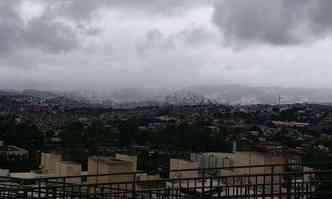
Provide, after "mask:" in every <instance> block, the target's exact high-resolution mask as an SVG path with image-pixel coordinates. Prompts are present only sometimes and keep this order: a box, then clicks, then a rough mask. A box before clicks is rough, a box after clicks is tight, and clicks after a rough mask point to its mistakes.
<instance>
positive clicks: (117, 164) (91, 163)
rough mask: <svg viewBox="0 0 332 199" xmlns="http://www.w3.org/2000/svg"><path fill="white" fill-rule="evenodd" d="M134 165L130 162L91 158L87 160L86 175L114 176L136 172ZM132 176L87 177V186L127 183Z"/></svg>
mask: <svg viewBox="0 0 332 199" xmlns="http://www.w3.org/2000/svg"><path fill="white" fill-rule="evenodd" d="M135 166H136V164H135V163H134V162H132V161H122V160H117V159H111V158H107V157H91V158H89V160H88V175H102V174H116V173H131V172H136V168H135ZM132 180H133V175H107V176H98V177H88V183H89V184H96V183H115V182H129V181H132Z"/></svg>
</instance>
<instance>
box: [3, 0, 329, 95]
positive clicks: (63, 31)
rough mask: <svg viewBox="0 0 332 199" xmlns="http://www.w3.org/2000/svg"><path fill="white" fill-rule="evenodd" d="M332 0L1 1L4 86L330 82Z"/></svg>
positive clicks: (312, 84) (322, 84)
mask: <svg viewBox="0 0 332 199" xmlns="http://www.w3.org/2000/svg"><path fill="white" fill-rule="evenodd" d="M331 10H332V1H331V0H273V1H267V0H93V1H92V0H0V88H37V89H69V90H73V89H114V88H126V87H143V88H160V87H166V88H180V87H185V86H189V85H197V84H246V85H266V86H272V85H273V86H301V87H331V85H332V56H331V52H332V41H331V38H332V34H331V32H332V20H331V19H332V12H331Z"/></svg>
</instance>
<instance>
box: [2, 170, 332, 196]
mask: <svg viewBox="0 0 332 199" xmlns="http://www.w3.org/2000/svg"><path fill="white" fill-rule="evenodd" d="M142 176H143V175H142V173H117V174H105V175H85V176H71V177H69V176H68V177H56V178H38V179H29V180H27V179H19V178H6V177H2V178H0V198H13V199H14V198H15V199H20V198H22V199H24V198H51V199H52V198H53V199H74V198H77V199H80V198H89V199H103V198H107V199H134V198H137V199H217V198H221V199H222V198H225V199H228V198H229V199H230V198H234V199H237V198H239V199H240V198H241V199H325V198H326V199H327V198H332V170H329V169H314V168H311V167H305V166H298V165H296V166H295V165H256V166H241V167H223V168H208V169H188V170H173V171H170V177H169V178H165V179H147V178H143V177H144V176H143V177H142Z"/></svg>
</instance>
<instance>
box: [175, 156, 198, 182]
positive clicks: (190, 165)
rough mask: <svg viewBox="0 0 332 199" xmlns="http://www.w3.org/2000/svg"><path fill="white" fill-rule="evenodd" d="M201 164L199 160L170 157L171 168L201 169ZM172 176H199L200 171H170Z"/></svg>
mask: <svg viewBox="0 0 332 199" xmlns="http://www.w3.org/2000/svg"><path fill="white" fill-rule="evenodd" d="M199 167H200V164H199V162H197V161H190V160H182V159H170V170H185V169H199ZM169 177H170V178H197V177H199V171H198V170H196V171H179V172H170V173H169Z"/></svg>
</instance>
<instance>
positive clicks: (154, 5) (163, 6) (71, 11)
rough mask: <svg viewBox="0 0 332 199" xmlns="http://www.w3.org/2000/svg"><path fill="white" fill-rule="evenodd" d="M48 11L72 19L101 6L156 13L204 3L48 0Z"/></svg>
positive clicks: (195, 0) (189, 0)
mask: <svg viewBox="0 0 332 199" xmlns="http://www.w3.org/2000/svg"><path fill="white" fill-rule="evenodd" d="M48 4H49V5H50V6H49V11H50V12H51V13H53V14H54V15H62V16H66V17H69V18H72V19H74V20H88V19H90V18H91V17H92V16H93V15H94V14H95V13H96V11H98V10H99V9H101V8H106V7H107V8H109V9H114V10H118V9H125V10H129V11H135V12H145V13H148V14H157V15H172V14H182V12H184V11H185V10H186V9H188V8H192V7H195V6H198V5H202V4H206V2H202V1H200V0H167V1H165V0H138V1H137V0H93V1H92V0H48Z"/></svg>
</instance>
